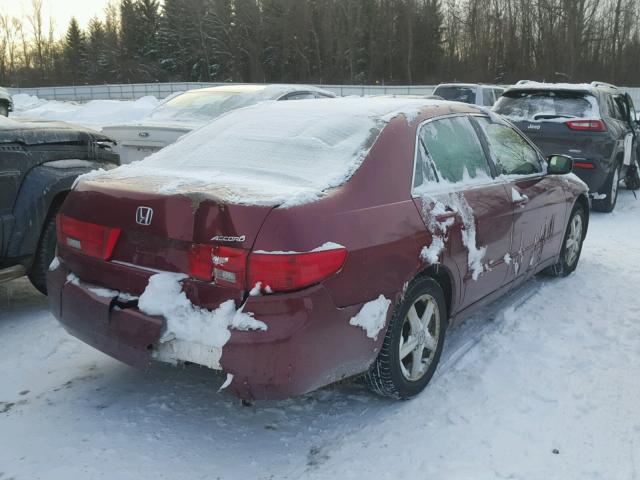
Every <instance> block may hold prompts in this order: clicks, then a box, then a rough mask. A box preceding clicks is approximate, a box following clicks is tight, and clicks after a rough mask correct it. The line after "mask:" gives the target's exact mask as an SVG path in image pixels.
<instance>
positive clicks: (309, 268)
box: [247, 248, 347, 292]
mask: <svg viewBox="0 0 640 480" xmlns="http://www.w3.org/2000/svg"><path fill="white" fill-rule="evenodd" d="M346 258H347V250H346V249H345V248H336V249H332V250H322V251H318V252H308V253H282V254H274V253H252V254H251V255H250V256H249V272H248V275H247V277H248V280H249V281H248V284H249V285H251V286H253V285H256V284H257V283H258V282H260V283H262V285H263V286H264V287H265V288H267V287H268V288H270V289H271V291H273V292H288V291H292V290H298V289H301V288H304V287H308V286H310V285H313V284H316V283H319V282H320V281H322V280H324V279H326V278H328V277H330V276H331V275H333V274H334V273H336V272H338V271H339V270H340V269H341V268H342V266H343V265H344V262H345V260H346Z"/></svg>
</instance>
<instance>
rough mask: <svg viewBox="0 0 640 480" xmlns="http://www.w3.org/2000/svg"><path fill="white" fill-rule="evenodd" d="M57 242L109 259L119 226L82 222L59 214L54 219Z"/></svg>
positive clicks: (86, 253)
mask: <svg viewBox="0 0 640 480" xmlns="http://www.w3.org/2000/svg"><path fill="white" fill-rule="evenodd" d="M56 224H57V225H56V227H57V232H58V233H57V235H58V244H59V245H64V246H67V247H71V248H74V249H76V250H78V251H80V252H82V253H83V254H85V255H88V256H90V257H95V258H101V259H102V260H109V259H110V258H111V256H112V255H113V250H114V248H115V247H116V243H117V242H118V238H119V237H120V232H121V231H122V230H121V229H119V228H112V227H106V226H104V225H97V224H95V223H89V222H83V221H80V220H76V219H75V218H71V217H68V216H66V215H63V214H60V215H58V217H57V219H56Z"/></svg>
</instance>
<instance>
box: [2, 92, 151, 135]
mask: <svg viewBox="0 0 640 480" xmlns="http://www.w3.org/2000/svg"><path fill="white" fill-rule="evenodd" d="M13 101H14V112H12V114H11V117H13V118H24V119H40V120H62V121H65V122H70V123H76V124H79V125H84V126H87V127H91V128H100V127H102V126H104V125H107V124H110V123H116V122H117V123H121V122H134V121H139V120H141V119H142V118H143V117H145V116H147V115H148V114H149V113H150V112H151V110H153V109H154V108H155V107H156V106H157V105H158V104H159V101H158V99H156V98H155V97H151V96H148V97H142V98H140V99H138V100H135V101H121V100H92V101H90V102H88V103H84V104H81V103H76V102H59V101H56V100H42V99H40V98H38V97H33V96H30V95H27V94H24V93H19V94H17V95H14V96H13Z"/></svg>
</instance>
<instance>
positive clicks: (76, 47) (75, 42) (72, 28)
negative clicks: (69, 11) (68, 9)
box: [63, 17, 87, 85]
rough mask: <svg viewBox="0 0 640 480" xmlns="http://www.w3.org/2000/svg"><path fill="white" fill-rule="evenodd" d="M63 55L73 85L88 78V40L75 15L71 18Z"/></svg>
mask: <svg viewBox="0 0 640 480" xmlns="http://www.w3.org/2000/svg"><path fill="white" fill-rule="evenodd" d="M63 55H64V58H65V63H66V66H67V74H68V78H69V81H70V82H71V83H72V84H73V85H77V84H82V83H84V82H85V80H86V78H87V77H86V42H85V38H84V33H83V32H82V31H81V30H80V26H79V25H78V21H77V20H76V18H75V17H72V18H71V21H70V22H69V28H68V29H67V35H66V37H65V42H64V50H63Z"/></svg>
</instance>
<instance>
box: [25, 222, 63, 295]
mask: <svg viewBox="0 0 640 480" xmlns="http://www.w3.org/2000/svg"><path fill="white" fill-rule="evenodd" d="M56 213H57V210H54V211H52V212H51V214H50V215H49V217H48V218H47V223H45V225H44V228H43V229H42V234H41V235H40V243H38V249H37V250H36V254H35V258H34V260H33V265H32V266H31V271H30V272H29V281H30V282H31V284H32V285H33V286H34V287H36V289H38V291H40V293H42V294H43V295H46V294H47V272H48V271H49V265H51V262H52V261H53V258H54V257H55V255H56V243H57V238H56Z"/></svg>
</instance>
